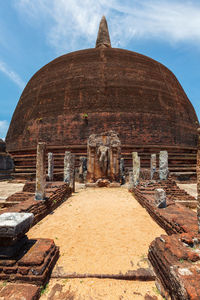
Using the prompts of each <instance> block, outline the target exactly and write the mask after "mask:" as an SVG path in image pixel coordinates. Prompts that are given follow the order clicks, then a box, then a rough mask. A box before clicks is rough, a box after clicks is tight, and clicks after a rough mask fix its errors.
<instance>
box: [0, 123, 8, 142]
mask: <svg viewBox="0 0 200 300" xmlns="http://www.w3.org/2000/svg"><path fill="white" fill-rule="evenodd" d="M8 127H9V124H8V121H6V120H3V121H1V120H0V138H1V139H3V140H5V136H6V133H7V131H8Z"/></svg>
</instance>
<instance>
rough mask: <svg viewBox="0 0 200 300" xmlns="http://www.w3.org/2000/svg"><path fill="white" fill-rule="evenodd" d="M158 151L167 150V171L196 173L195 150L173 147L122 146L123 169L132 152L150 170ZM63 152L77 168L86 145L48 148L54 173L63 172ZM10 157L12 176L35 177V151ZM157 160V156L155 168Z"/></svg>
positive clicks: (23, 152)
mask: <svg viewBox="0 0 200 300" xmlns="http://www.w3.org/2000/svg"><path fill="white" fill-rule="evenodd" d="M160 150H168V154H169V170H170V172H176V173H186V172H187V174H188V176H189V175H190V174H189V173H191V175H195V173H196V149H195V148H192V147H191V148H189V147H187V148H186V147H174V146H167V147H166V146H158V145H150V146H145V145H123V146H122V157H123V158H124V164H125V168H127V169H129V168H131V167H132V152H133V151H137V152H138V153H139V156H140V157H141V167H142V168H148V169H149V168H150V157H151V153H157V154H158V153H159V152H160ZM65 151H72V152H73V153H74V154H75V157H76V160H75V164H76V167H78V166H79V157H80V156H87V146H86V145H73V146H67V147H64V146H48V147H47V152H53V153H54V164H55V172H59V173H61V172H63V161H64V153H65ZM11 155H12V157H13V159H14V162H15V171H14V172H13V173H12V175H15V177H17V178H20V177H21V178H22V177H23V178H31V177H33V178H34V176H35V166H36V149H33V148H32V149H24V150H21V151H13V152H11ZM158 164H159V158H158V155H157V166H158Z"/></svg>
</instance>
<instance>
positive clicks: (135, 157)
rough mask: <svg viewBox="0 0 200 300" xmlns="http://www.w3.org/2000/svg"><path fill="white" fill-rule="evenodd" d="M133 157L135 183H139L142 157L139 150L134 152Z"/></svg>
mask: <svg viewBox="0 0 200 300" xmlns="http://www.w3.org/2000/svg"><path fill="white" fill-rule="evenodd" d="M132 158H133V184H134V186H136V185H138V183H139V178H140V157H139V156H138V153H137V152H133V153H132Z"/></svg>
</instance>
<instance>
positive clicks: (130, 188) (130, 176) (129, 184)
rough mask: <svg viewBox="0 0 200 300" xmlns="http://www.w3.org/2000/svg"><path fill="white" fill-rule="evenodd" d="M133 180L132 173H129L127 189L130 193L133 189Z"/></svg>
mask: <svg viewBox="0 0 200 300" xmlns="http://www.w3.org/2000/svg"><path fill="white" fill-rule="evenodd" d="M134 187H135V186H134V180H133V172H129V183H128V189H129V191H132V190H133V188H134Z"/></svg>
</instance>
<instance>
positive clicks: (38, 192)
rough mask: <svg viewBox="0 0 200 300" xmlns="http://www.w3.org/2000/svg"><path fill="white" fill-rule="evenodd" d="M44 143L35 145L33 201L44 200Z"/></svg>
mask: <svg viewBox="0 0 200 300" xmlns="http://www.w3.org/2000/svg"><path fill="white" fill-rule="evenodd" d="M45 154H46V143H38V145H37V162H36V187H35V200H44V198H45V185H46V164H45Z"/></svg>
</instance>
